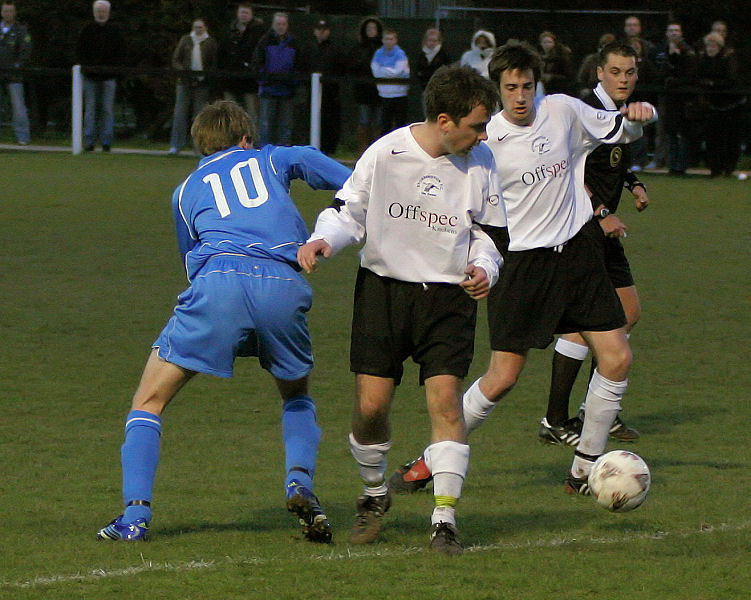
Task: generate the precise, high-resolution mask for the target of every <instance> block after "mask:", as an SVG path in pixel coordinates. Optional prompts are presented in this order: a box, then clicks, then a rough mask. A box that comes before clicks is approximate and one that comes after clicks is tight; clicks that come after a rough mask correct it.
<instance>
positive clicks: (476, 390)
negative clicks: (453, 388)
mask: <svg viewBox="0 0 751 600" xmlns="http://www.w3.org/2000/svg"><path fill="white" fill-rule="evenodd" d="M495 406H496V403H495V402H491V401H490V400H488V399H487V398H486V397H485V394H483V393H482V391H480V380H479V379H478V380H476V381H475V382H474V383H473V384H472V385H471V386H469V389H468V390H467V391H466V392H464V396H463V398H462V408H463V411H464V423H465V425H466V426H467V435H469V434H470V433H472V432H473V431H474V430H475V429H477V428H478V427H479V426H480V425H482V423H483V422H484V421H485V419H487V418H488V417H489V416H490V413H491V412H493V409H494V408H495Z"/></svg>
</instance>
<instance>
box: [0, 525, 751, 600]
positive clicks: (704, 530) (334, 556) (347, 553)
mask: <svg viewBox="0 0 751 600" xmlns="http://www.w3.org/2000/svg"><path fill="white" fill-rule="evenodd" d="M749 528H751V521H744V522H741V523H738V524H728V523H721V524H719V525H709V524H702V525H701V526H700V527H699V528H698V529H695V530H690V531H678V532H670V531H657V532H653V533H646V532H645V533H636V534H633V535H623V536H619V537H581V538H577V537H562V538H552V539H539V540H530V541H527V542H507V543H499V544H482V545H475V546H468V547H467V548H465V550H466V552H489V551H493V550H524V549H525V548H555V547H559V546H567V545H569V544H592V545H599V544H602V545H606V544H623V543H627V542H632V541H636V540H658V541H659V540H664V539H667V538H676V537H677V538H685V537H691V536H695V535H706V534H712V533H715V532H723V531H742V530H745V529H749ZM427 551H428V550H427V548H420V547H414V546H413V547H409V548H400V549H389V548H374V549H369V550H353V549H352V547H350V546H348V547H347V548H346V549H345V550H344V551H343V552H336V551H331V552H329V553H327V554H318V555H315V554H312V555H311V556H310V558H311V559H313V560H358V559H363V558H373V557H374V556H384V557H388V556H409V555H412V554H421V553H423V552H427ZM141 559H142V564H140V565H138V566H133V567H126V568H123V569H109V570H107V569H92V570H90V571H88V572H86V573H76V574H74V575H47V576H45V575H40V576H37V577H34V578H32V579H27V580H24V581H12V582H11V581H3V582H1V583H0V589H2V588H33V587H39V586H48V585H54V584H57V583H69V582H79V581H97V580H100V579H111V578H115V577H130V576H133V575H138V574H140V573H144V572H158V571H165V572H169V571H192V570H200V569H212V568H215V567H220V566H222V564H230V565H239V566H243V565H263V564H269V563H272V562H283V560H284V559H281V558H233V557H231V556H225V557H223V558H221V559H214V560H191V561H188V562H183V563H155V562H153V561H150V560H149V561H147V560H145V559H143V556H142V557H141ZM295 560H298V559H295Z"/></svg>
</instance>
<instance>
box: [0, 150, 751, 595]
mask: <svg viewBox="0 0 751 600" xmlns="http://www.w3.org/2000/svg"><path fill="white" fill-rule="evenodd" d="M0 160H1V161H2V172H3V175H2V179H1V182H2V185H0V189H1V190H2V192H1V193H0V222H1V223H2V231H3V234H2V238H1V239H0V248H1V251H0V256H2V257H3V267H2V269H1V270H0V339H1V340H2V343H0V364H1V365H2V376H1V377H0V401H1V402H2V403H1V404H0V406H2V409H1V410H2V418H0V526H1V527H2V531H1V532H0V540H1V541H0V598H3V599H5V598H8V599H13V600H17V599H18V600H22V599H27V598H40V599H42V598H43V599H45V600H46V599H66V600H67V599H79V598H82V599H83V598H85V599H100V598H123V599H125V598H139V599H140V598H144V599H149V600H151V599H186V598H191V599H192V598H196V599H198V598H201V599H235V598H237V599H245V598H253V599H255V598H269V599H283V598H291V599H295V600H305V599H316V600H318V599H357V600H360V599H363V598H410V599H411V600H418V599H426V600H427V599H431V600H433V599H438V600H452V599H464V598H466V599H472V600H477V599H496V598H508V599H514V600H519V599H522V600H524V599H530V600H537V599H539V598H544V597H554V598H559V599H562V600H563V599H577V600H578V599H581V598H586V597H591V598H598V599H616V598H640V599H642V600H643V599H656V600H657V599H659V600H664V599H681V600H683V599H686V598H691V599H706V600H724V599H736V598H746V597H748V593H749V592H748V590H749V588H751V571H749V568H748V566H749V564H751V545H750V544H749V535H750V533H751V517H750V516H749V506H751V505H750V504H749V490H750V489H751V475H750V473H751V470H750V469H749V467H751V453H750V452H749V451H748V448H749V442H748V440H749V436H748V435H747V434H748V429H747V428H748V424H749V423H750V422H751V403H750V400H749V398H751V394H750V393H749V390H751V375H750V373H751V369H749V358H748V356H749V352H748V346H749V340H751V284H750V283H749V273H751V252H750V250H749V249H750V248H751V227H749V219H748V217H747V215H748V211H749V200H751V187H749V184H748V183H743V182H738V181H735V180H710V179H709V178H702V177H687V178H682V179H675V178H668V177H664V176H663V177H659V176H645V177H644V179H645V181H646V183H647V185H648V186H649V193H650V196H651V200H652V205H651V206H650V208H649V209H648V210H647V211H646V212H645V213H643V214H637V213H636V211H635V210H634V209H633V207H632V206H631V202H630V200H629V199H628V198H627V197H625V196H624V200H623V206H622V209H621V211H620V213H621V216H622V219H623V220H624V221H625V222H626V223H627V224H628V225H629V235H628V238H627V240H626V241H625V243H626V245H627V249H628V253H629V257H630V259H631V261H632V267H633V270H634V272H635V276H636V279H637V285H638V288H639V292H640V296H641V300H642V304H643V317H642V320H641V322H640V323H639V325H638V326H637V328H636V330H635V332H634V335H633V336H632V338H631V340H632V346H633V349H634V354H635V362H634V367H633V370H632V373H631V386H630V388H629V391H628V394H627V397H626V399H625V401H624V420H626V421H627V422H628V423H629V424H630V425H633V426H635V427H636V428H638V429H639V430H640V431H641V433H642V439H641V440H639V442H638V443H636V444H634V445H632V446H628V447H629V449H632V450H634V451H636V452H637V453H639V454H640V455H641V456H643V457H644V459H645V460H646V461H647V462H648V463H649V465H650V467H651V469H652V476H653V484H652V490H651V492H650V495H649V497H648V499H647V501H646V503H645V504H644V505H643V506H642V507H641V508H639V509H638V510H636V511H634V512H632V513H628V514H622V515H619V514H611V513H608V512H606V511H604V510H602V509H601V508H599V507H598V506H597V505H596V504H595V503H594V502H593V501H592V500H591V499H587V498H578V497H574V498H572V497H569V496H567V495H566V494H564V493H563V489H562V480H563V477H564V475H565V472H566V470H567V468H568V466H569V464H570V460H571V454H572V453H571V450H570V449H562V448H557V447H547V446H543V445H541V444H539V443H538V442H537V440H536V431H537V425H538V422H539V419H540V418H541V417H542V415H543V414H544V407H545V402H546V395H547V385H548V376H549V365H550V359H551V352H552V351H551V349H548V350H546V351H533V352H532V353H531V355H530V360H529V364H528V366H527V368H526V370H525V372H524V374H523V375H522V379H521V381H520V382H519V384H518V386H517V388H516V389H515V390H514V391H513V392H512V393H511V394H510V395H509V396H508V397H507V398H506V399H505V400H504V401H503V403H502V406H500V407H499V408H498V409H497V410H496V411H495V413H494V414H493V416H492V417H491V419H490V420H489V421H488V422H487V423H486V424H485V425H484V426H483V427H482V428H481V429H479V430H478V431H477V432H476V433H475V434H474V435H473V437H472V438H471V442H472V458H471V465H470V473H469V477H468V479H467V482H466V485H465V488H464V497H463V498H462V500H461V502H460V504H459V513H458V515H459V526H460V530H461V532H462V536H463V539H464V541H465V543H466V544H467V546H468V549H467V551H466V552H465V554H464V555H463V556H462V557H459V558H454V559H451V558H447V557H442V556H436V555H433V554H432V553H430V552H429V551H428V549H427V532H428V527H429V514H430V509H431V504H432V501H431V500H432V498H431V496H430V495H429V494H425V493H422V494H416V495H414V496H411V497H402V496H398V497H396V499H395V502H394V505H393V507H392V509H391V511H390V512H389V513H388V515H387V523H386V525H385V528H384V530H383V535H382V537H381V541H379V542H378V543H376V544H373V545H370V546H366V547H355V546H351V545H349V543H348V541H347V539H348V535H347V534H348V529H349V526H350V524H351V521H352V516H353V512H354V498H355V497H356V496H357V494H358V493H359V490H360V484H359V482H358V477H357V471H356V468H355V466H354V463H353V461H352V458H351V456H350V455H349V449H348V446H347V442H346V436H347V433H348V431H349V418H350V411H351V402H352V397H353V377H352V376H351V374H350V373H349V371H348V365H347V355H348V345H349V318H350V310H351V296H352V287H353V279H354V273H355V269H356V263H357V253H356V249H348V250H347V251H345V252H343V253H342V254H341V255H340V256H337V257H335V258H334V259H333V260H331V261H328V262H327V263H325V264H323V265H322V266H321V268H320V271H319V272H318V273H316V274H314V275H312V276H311V277H310V281H311V282H312V285H313V287H314V290H315V302H314V306H313V310H312V312H311V314H310V323H311V330H312V335H313V340H314V347H315V353H316V370H315V371H314V377H313V386H312V391H313V395H314V397H315V398H316V400H317V402H318V405H319V421H320V424H321V426H322V429H323V440H322V444H321V451H320V457H319V463H318V474H317V478H316V484H317V486H316V487H317V490H316V491H317V492H318V494H319V496H320V497H321V500H322V502H323V505H324V506H325V508H326V510H327V513H328V514H329V516H330V518H331V520H332V522H333V525H334V543H333V544H332V545H330V546H318V545H311V544H309V543H306V542H305V541H303V540H302V539H301V537H300V534H299V531H298V528H297V525H296V523H295V521H294V519H293V518H292V516H291V515H290V514H289V513H287V512H286V510H285V509H284V503H283V490H282V483H283V478H282V469H283V457H282V442H281V434H280V426H279V417H280V402H279V400H278V398H277V395H276V392H275V390H274V387H273V385H272V383H271V379H270V377H269V376H268V374H266V373H265V372H264V371H262V370H261V369H260V367H259V366H258V364H257V362H256V361H254V360H251V359H243V360H239V361H238V363H237V365H236V376H235V377H234V378H233V379H231V380H219V379H216V378H211V377H207V376H199V377H197V378H196V379H194V380H193V381H192V382H191V383H190V384H189V385H188V387H187V388H186V389H185V390H183V392H182V393H181V394H180V395H179V396H178V397H177V399H176V400H175V401H174V403H173V404H172V405H171V406H170V407H169V409H168V410H167V412H166V414H165V426H164V434H163V437H162V459H161V463H160V467H159V472H158V476H157V483H156V490H155V502H154V506H155V518H154V521H153V523H152V540H151V541H149V542H147V543H144V544H113V543H103V542H97V541H95V532H96V530H97V529H98V528H99V527H101V526H102V525H104V524H105V523H107V522H108V521H109V520H110V519H111V518H112V517H114V516H115V515H116V514H118V511H119V509H120V499H119V498H120V466H119V448H120V444H121V443H122V435H123V418H124V416H125V414H126V412H127V410H128V407H129V403H130V398H131V395H132V393H133V391H134V389H135V387H136V384H137V382H138V378H139V376H140V373H141V369H142V366H143V363H144V361H145V359H146V357H147V355H148V353H149V345H150V344H151V342H152V341H153V340H154V338H155V337H156V335H157V333H158V332H159V330H160V328H161V327H162V325H163V324H164V322H165V321H166V319H167V318H168V317H169V315H170V314H171V311H172V307H173V303H174V301H175V298H176V296H177V294H178V293H179V292H180V291H181V290H182V289H183V288H184V286H185V284H186V281H185V277H184V274H183V272H182V268H181V264H180V260H179V256H178V252H177V245H176V242H175V239H174V233H173V224H172V216H171V210H170V194H171V191H172V189H173V188H174V187H175V186H176V185H177V184H178V183H180V181H182V179H183V177H184V176H185V175H187V173H188V172H189V171H190V170H192V168H193V167H194V166H195V161H194V160H189V159H183V158H177V159H175V158H172V159H168V158H164V157H138V156H123V155H102V154H97V155H86V156H79V157H73V156H70V155H50V154H30V153H13V152H7V153H2V154H0ZM293 194H294V197H295V198H296V200H297V201H298V203H299V206H300V207H301V211H302V212H303V214H304V216H305V218H306V220H307V221H308V223H309V224H312V222H313V219H314V217H315V214H316V213H317V212H318V210H320V209H321V208H323V207H324V206H326V205H327V204H328V203H329V201H330V197H331V194H330V193H324V192H310V191H308V189H307V188H306V187H305V186H304V185H295V186H294V187H293ZM480 314H481V317H480V322H479V325H478V330H477V345H476V348H477V351H476V360H475V362H474V364H473V367H472V372H471V374H470V378H471V379H470V381H471V380H472V379H474V378H475V377H477V376H478V375H480V374H481V373H482V372H483V370H484V368H485V366H486V363H487V358H488V344H487V333H486V330H485V327H486V325H485V308H484V305H483V306H482V307H481V309H480ZM583 389H584V381H583V380H582V381H580V382H579V385H578V387H577V392H576V394H577V396H576V397H577V399H578V398H579V397H581V394H582V393H583ZM572 404H573V403H572ZM572 410H573V406H572ZM393 421H394V446H393V450H392V452H391V456H390V465H389V466H390V468H392V467H395V466H396V465H397V464H398V463H399V462H401V461H402V460H404V459H406V458H409V457H412V456H413V455H415V454H416V453H419V452H420V451H421V449H422V448H423V446H424V445H425V444H426V443H427V441H428V431H429V428H428V422H427V415H426V410H425V403H424V398H423V391H422V390H421V389H420V388H418V387H417V385H416V370H415V369H414V367H411V366H410V367H409V368H408V370H407V373H406V375H405V380H404V383H403V385H402V386H401V388H400V389H399V390H398V394H397V399H396V401H395V406H394V409H393ZM616 447H618V446H617V445H615V444H611V445H610V446H609V448H611V449H612V448H616Z"/></svg>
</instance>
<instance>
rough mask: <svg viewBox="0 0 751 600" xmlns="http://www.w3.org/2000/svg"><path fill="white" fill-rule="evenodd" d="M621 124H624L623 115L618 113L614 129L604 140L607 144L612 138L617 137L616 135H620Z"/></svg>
mask: <svg viewBox="0 0 751 600" xmlns="http://www.w3.org/2000/svg"><path fill="white" fill-rule="evenodd" d="M621 123H623V115H622V114H620V113H618V116H617V117H616V118H615V125H614V126H613V129H611V130H610V133H608V134H607V135H606V136H605V137H604V138H602V139H603V141H605V142H607V141H608V140H610V138H612V137H615V134H616V133H618V131H619V130H620V128H621Z"/></svg>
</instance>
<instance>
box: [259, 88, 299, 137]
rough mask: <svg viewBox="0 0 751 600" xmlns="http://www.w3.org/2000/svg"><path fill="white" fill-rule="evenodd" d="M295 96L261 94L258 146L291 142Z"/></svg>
mask: <svg viewBox="0 0 751 600" xmlns="http://www.w3.org/2000/svg"><path fill="white" fill-rule="evenodd" d="M293 98H294V97H293V96H260V97H259V98H258V101H259V115H258V121H259V123H258V140H259V141H258V144H257V147H258V148H260V147H261V146H265V145H266V144H274V145H276V146H289V145H290V144H291V141H292V108H293ZM274 133H276V135H274Z"/></svg>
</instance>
